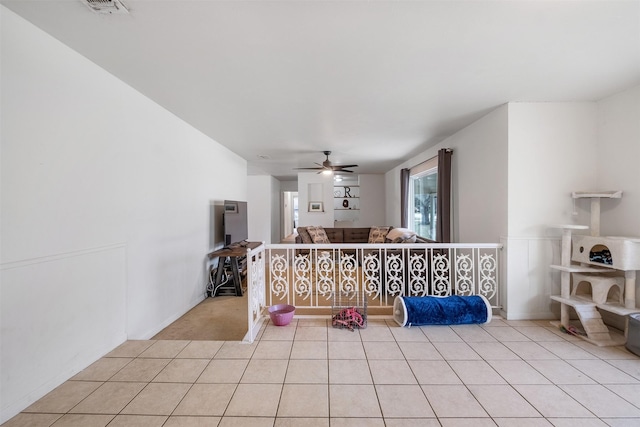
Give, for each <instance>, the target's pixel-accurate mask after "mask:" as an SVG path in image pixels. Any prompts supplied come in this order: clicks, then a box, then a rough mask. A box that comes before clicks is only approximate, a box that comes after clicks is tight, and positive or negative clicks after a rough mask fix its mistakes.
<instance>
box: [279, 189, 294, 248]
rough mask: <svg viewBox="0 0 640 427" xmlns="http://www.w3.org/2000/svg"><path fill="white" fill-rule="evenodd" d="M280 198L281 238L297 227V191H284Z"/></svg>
mask: <svg viewBox="0 0 640 427" xmlns="http://www.w3.org/2000/svg"><path fill="white" fill-rule="evenodd" d="M283 194H284V196H283V198H282V213H283V215H282V221H283V223H282V236H281V238H282V240H285V239H287V238H288V237H289V236H291V235H293V234H294V233H295V232H296V228H297V227H298V192H297V191H285V192H284V193H283Z"/></svg>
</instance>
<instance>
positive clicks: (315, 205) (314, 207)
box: [309, 202, 324, 212]
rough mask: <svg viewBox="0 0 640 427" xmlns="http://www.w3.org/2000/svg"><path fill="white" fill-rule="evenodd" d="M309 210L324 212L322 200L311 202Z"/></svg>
mask: <svg viewBox="0 0 640 427" xmlns="http://www.w3.org/2000/svg"><path fill="white" fill-rule="evenodd" d="M309 212H324V208H323V206H322V202H309Z"/></svg>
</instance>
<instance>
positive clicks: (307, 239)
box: [297, 227, 313, 243]
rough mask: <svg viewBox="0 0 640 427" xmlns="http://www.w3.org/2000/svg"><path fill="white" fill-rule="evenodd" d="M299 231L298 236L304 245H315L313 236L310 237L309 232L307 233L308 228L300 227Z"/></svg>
mask: <svg viewBox="0 0 640 427" xmlns="http://www.w3.org/2000/svg"><path fill="white" fill-rule="evenodd" d="M297 231H298V235H299V236H300V238H301V239H302V243H313V240H311V236H309V232H308V231H307V228H306V227H298V229H297Z"/></svg>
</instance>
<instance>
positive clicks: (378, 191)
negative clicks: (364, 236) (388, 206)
mask: <svg viewBox="0 0 640 427" xmlns="http://www.w3.org/2000/svg"><path fill="white" fill-rule="evenodd" d="M358 185H359V186H360V188H359V190H360V211H359V218H358V221H353V223H352V225H351V226H352V227H371V226H374V225H381V226H383V225H387V224H386V223H385V215H384V213H385V186H384V175H381V174H360V175H358Z"/></svg>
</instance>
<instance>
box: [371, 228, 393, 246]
mask: <svg viewBox="0 0 640 427" xmlns="http://www.w3.org/2000/svg"><path fill="white" fill-rule="evenodd" d="M390 228H391V227H376V226H374V227H371V231H369V242H368V243H384V242H385V240H386V238H387V233H389V229H390Z"/></svg>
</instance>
